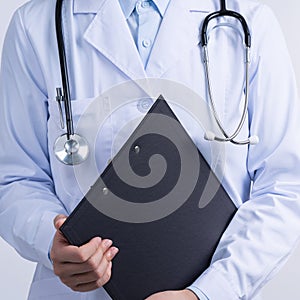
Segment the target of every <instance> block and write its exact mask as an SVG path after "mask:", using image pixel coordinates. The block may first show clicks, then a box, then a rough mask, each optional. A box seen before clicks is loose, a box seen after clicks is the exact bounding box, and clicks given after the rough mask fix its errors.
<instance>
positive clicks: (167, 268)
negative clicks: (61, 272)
mask: <svg viewBox="0 0 300 300" xmlns="http://www.w3.org/2000/svg"><path fill="white" fill-rule="evenodd" d="M158 116H159V118H157V117H158ZM160 117H163V119H165V120H164V122H163V124H159V125H158V123H159V120H161V118H160ZM165 121H166V123H165ZM174 121H175V122H176V123H174ZM174 124H176V125H175V126H174ZM160 125H163V126H164V131H166V130H167V131H168V130H169V132H171V131H172V133H173V134H174V132H175V134H176V136H177V137H178V139H177V142H179V143H180V147H182V148H181V151H182V149H183V151H184V149H185V148H186V149H191V148H189V147H192V148H193V149H194V150H195V151H196V153H197V156H198V159H199V161H200V169H199V172H198V177H197V180H196V184H195V187H194V188H193V190H191V191H189V192H190V193H189V194H190V196H189V197H188V198H187V200H186V201H184V203H183V204H182V205H181V206H180V207H179V208H178V209H176V210H174V211H173V212H172V213H170V214H168V215H166V216H165V217H161V218H158V219H156V220H153V221H151V214H150V216H147V214H146V213H145V215H143V214H144V212H143V213H142V215H143V216H142V217H139V216H136V217H137V220H135V219H134V217H135V216H134V215H131V216H130V212H128V215H126V212H125V211H124V212H123V211H122V209H120V207H118V206H116V207H110V208H109V209H116V210H119V214H118V216H120V215H121V217H120V218H119V217H118V218H119V219H116V218H115V217H112V216H111V215H110V214H107V212H106V211H105V209H106V208H105V205H106V206H107V203H108V204H110V201H109V197H110V195H111V196H113V197H114V198H115V197H117V198H118V199H124V200H125V201H126V202H129V204H130V205H131V203H134V204H137V206H138V208H139V209H141V208H142V207H143V206H144V207H145V210H146V209H148V207H147V203H155V201H159V199H161V198H163V197H165V196H166V195H168V193H170V192H171V190H172V188H173V187H174V186H175V185H176V184H178V182H179V181H178V175H179V174H180V172H182V170H183V166H182V161H181V160H180V156H178V154H179V155H180V153H178V151H176V147H174V145H172V144H173V143H172V142H170V140H169V139H168V137H167V136H162V135H161V134H155V133H154V134H145V132H146V133H149V132H152V129H151V126H154V129H153V130H154V132H155V130H157V128H158V127H159V126H160ZM175 127H176V128H175ZM145 128H146V130H145ZM128 149H129V151H128ZM154 154H161V155H162V156H163V157H164V159H165V160H166V165H167V171H166V172H165V174H164V176H163V178H162V179H161V180H160V181H159V182H158V183H157V184H155V186H154V187H138V188H136V187H135V188H134V187H132V186H130V185H127V184H126V183H124V182H123V181H122V180H121V179H120V178H119V176H118V175H119V174H117V172H116V170H115V166H116V165H117V163H118V162H119V163H120V162H121V168H122V166H123V165H122V160H123V159H127V160H128V161H129V163H130V167H131V168H132V170H134V171H135V172H136V173H138V176H139V177H140V178H142V177H143V176H147V175H148V174H149V171H150V172H151V170H150V169H149V158H150V157H152V156H153V155H154ZM126 166H127V165H126V164H125V167H124V166H123V168H126ZM122 171H123V173H124V170H122ZM125 172H126V170H125ZM211 174H212V171H211V169H210V167H209V165H208V163H207V162H206V160H205V159H204V157H203V156H202V155H201V153H200V152H199V150H198V149H197V147H196V146H195V144H194V143H193V141H192V139H191V138H190V137H189V135H188V134H187V132H186V131H185V129H184V128H183V127H182V125H181V124H180V122H179V121H178V119H177V118H176V116H175V114H174V113H173V111H172V110H171V108H170V107H169V105H168V104H167V102H166V101H165V100H164V99H163V98H162V97H159V98H158V99H157V100H156V102H155V103H154V104H153V106H152V107H151V109H150V110H149V112H148V113H147V114H146V116H145V117H144V119H143V120H142V122H141V123H140V124H139V126H138V127H137V128H136V130H135V131H134V133H133V134H132V135H131V136H130V138H129V139H128V141H127V142H126V143H125V145H124V146H123V147H122V149H121V150H120V151H119V152H118V154H117V155H116V157H115V158H114V159H113V160H112V162H111V163H110V164H109V165H108V166H107V167H106V169H105V170H104V172H103V173H102V174H101V176H100V177H99V178H98V180H97V181H96V182H95V184H94V185H93V186H92V187H91V189H90V190H89V192H88V193H87V195H86V196H85V197H84V198H83V199H82V200H81V202H80V203H79V205H78V206H77V207H76V208H75V210H74V211H73V212H72V213H71V215H70V216H69V217H68V218H67V220H66V221H65V223H64V224H63V225H62V227H61V228H60V230H61V232H62V233H63V234H64V236H65V237H66V238H67V240H68V241H69V242H70V243H71V244H73V245H77V246H80V245H82V244H84V243H86V242H87V241H89V240H90V239H91V238H93V237H95V236H101V237H102V238H109V239H111V240H113V242H114V244H115V245H116V246H117V247H118V248H119V249H120V252H119V253H118V255H117V256H116V257H115V259H114V261H113V270H112V277H111V280H110V281H109V282H108V283H107V284H106V285H105V286H104V288H105V290H106V291H107V292H108V294H109V295H110V296H111V298H112V299H114V300H142V299H145V298H146V297H148V296H149V295H151V294H153V293H156V292H159V291H164V290H176V289H184V288H186V287H188V286H189V285H190V284H192V283H193V281H194V280H196V279H197V278H198V276H200V275H201V273H202V272H203V271H204V270H205V269H206V268H207V267H208V266H209V264H210V261H211V258H212V255H213V253H214V251H215V249H216V247H217V244H218V242H219V240H220V238H221V236H222V234H223V232H224V231H225V229H226V227H227V226H228V224H229V222H230V221H231V219H232V217H233V216H234V214H235V212H236V207H235V205H234V204H233V202H232V201H231V199H230V197H229V196H228V194H227V193H226V191H225V190H224V188H223V187H222V185H221V184H219V185H218V189H217V191H216V193H215V195H214V197H213V199H212V200H211V201H210V203H209V204H208V205H207V206H206V207H204V208H202V209H199V200H200V198H201V195H202V192H203V189H204V186H205V185H206V183H207V180H208V176H211ZM215 180H217V178H216V177H215ZM185 188H186V187H185V186H181V187H180V189H181V190H184V189H185ZM174 199H175V198H174ZM107 200H108V201H107ZM111 201H112V200H111ZM102 202H103V203H104V202H105V203H106V204H105V205H104V206H103V207H104V208H103V207H102V206H101V203H102ZM157 203H158V202H157ZM130 205H129V207H130ZM168 205H170V204H168ZM112 206H113V205H112ZM103 211H105V213H103ZM133 211H134V210H133ZM156 213H158V214H159V213H160V211H156ZM156 217H157V216H156ZM122 218H123V219H122ZM143 218H145V220H146V219H147V221H146V222H143ZM128 220H131V221H129V222H128Z"/></svg>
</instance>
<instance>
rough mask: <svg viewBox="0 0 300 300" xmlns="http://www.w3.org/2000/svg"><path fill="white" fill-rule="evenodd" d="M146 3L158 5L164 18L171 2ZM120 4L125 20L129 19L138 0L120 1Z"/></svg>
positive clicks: (167, 0) (165, 0)
mask: <svg viewBox="0 0 300 300" xmlns="http://www.w3.org/2000/svg"><path fill="white" fill-rule="evenodd" d="M141 1H143V0H141ZM146 1H149V2H153V3H154V4H155V5H156V7H157V9H158V11H159V13H160V14H161V16H162V17H163V16H164V14H165V12H166V9H167V7H168V5H169V2H170V0H146ZM119 2H120V6H121V8H122V11H123V14H124V16H125V18H126V19H128V18H129V16H130V15H131V13H132V12H133V10H134V8H135V4H136V2H137V0H119Z"/></svg>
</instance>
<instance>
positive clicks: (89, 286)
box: [71, 261, 112, 292]
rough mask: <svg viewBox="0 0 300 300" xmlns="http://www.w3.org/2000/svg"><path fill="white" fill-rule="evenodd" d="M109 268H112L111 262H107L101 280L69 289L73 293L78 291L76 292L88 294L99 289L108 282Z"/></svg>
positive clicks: (109, 276)
mask: <svg viewBox="0 0 300 300" xmlns="http://www.w3.org/2000/svg"><path fill="white" fill-rule="evenodd" d="M111 268H112V262H111V261H110V262H108V265H107V269H106V272H105V273H104V274H103V276H102V277H101V278H99V279H98V280H96V281H93V282H88V283H81V284H77V285H75V286H73V287H71V288H72V289H73V290H74V291H78V292H88V291H92V290H95V289H97V288H100V287H102V286H103V285H105V284H106V283H107V282H108V281H109V280H110V278H111Z"/></svg>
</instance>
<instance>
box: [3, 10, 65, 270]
mask: <svg viewBox="0 0 300 300" xmlns="http://www.w3.org/2000/svg"><path fill="white" fill-rule="evenodd" d="M45 86H46V85H45V82H44V79H43V74H42V71H41V69H40V66H39V63H38V60H37V57H36V55H35V53H34V50H33V48H32V46H31V43H30V40H29V39H28V36H27V35H26V32H25V30H24V26H23V23H22V17H21V12H20V10H19V11H17V12H16V13H15V15H14V17H13V19H12V21H11V24H10V26H9V29H8V32H7V35H6V38H5V42H4V48H3V53H2V65H1V77H0V107H1V108H0V140H1V143H0V161H1V172H0V235H1V236H2V237H3V238H4V239H5V240H6V241H7V242H8V243H9V244H11V245H12V246H13V247H14V248H15V249H16V250H17V251H18V252H19V253H20V254H21V255H22V256H23V257H25V258H26V259H29V260H32V261H35V262H40V263H43V264H44V265H45V266H48V267H50V268H51V263H50V261H49V258H48V252H49V247H50V245H51V241H52V238H53V235H54V232H55V230H54V226H53V218H54V217H55V216H56V215H57V214H59V213H64V214H66V212H65V209H64V207H63V204H62V203H61V202H60V201H59V199H58V198H57V197H56V196H55V189H54V186H53V181H52V176H51V169H50V166H49V156H48V144H47V119H48V107H47V92H46V88H45Z"/></svg>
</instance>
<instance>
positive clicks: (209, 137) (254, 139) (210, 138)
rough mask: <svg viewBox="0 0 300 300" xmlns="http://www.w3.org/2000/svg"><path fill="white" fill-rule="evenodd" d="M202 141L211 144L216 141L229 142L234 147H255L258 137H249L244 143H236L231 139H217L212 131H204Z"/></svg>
mask: <svg viewBox="0 0 300 300" xmlns="http://www.w3.org/2000/svg"><path fill="white" fill-rule="evenodd" d="M204 139H205V140H206V141H209V142H212V141H218V142H231V143H233V144H235V145H247V144H249V145H257V144H258V143H259V137H258V136H257V135H251V136H249V138H248V139H246V140H244V141H236V140H234V139H233V138H231V137H229V138H220V137H217V136H216V135H215V134H214V133H213V132H212V131H206V132H205V134H204Z"/></svg>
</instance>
